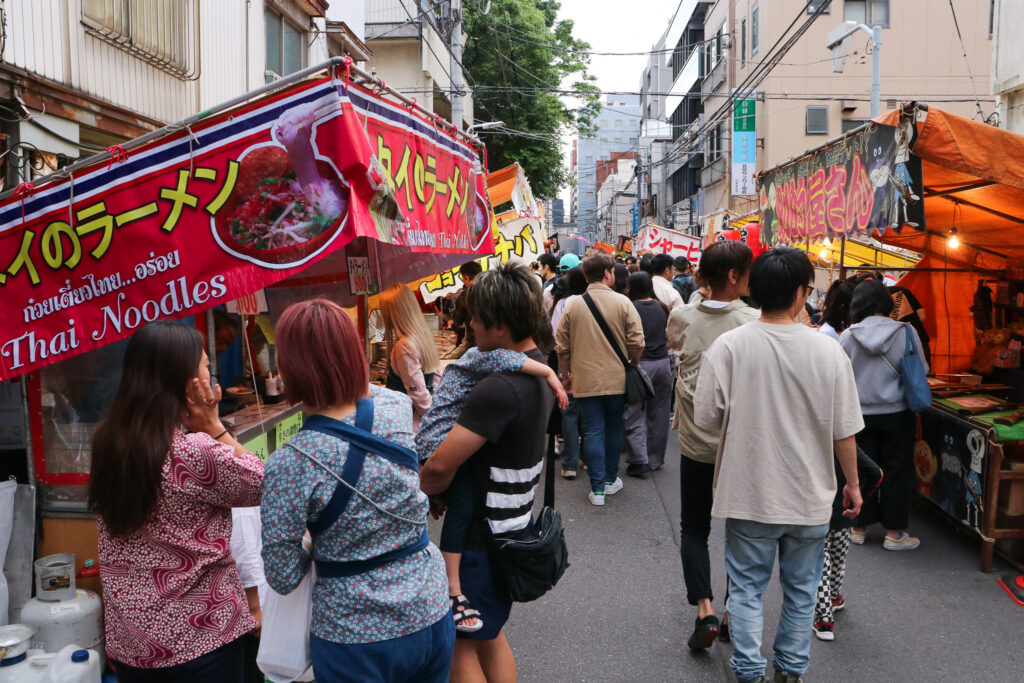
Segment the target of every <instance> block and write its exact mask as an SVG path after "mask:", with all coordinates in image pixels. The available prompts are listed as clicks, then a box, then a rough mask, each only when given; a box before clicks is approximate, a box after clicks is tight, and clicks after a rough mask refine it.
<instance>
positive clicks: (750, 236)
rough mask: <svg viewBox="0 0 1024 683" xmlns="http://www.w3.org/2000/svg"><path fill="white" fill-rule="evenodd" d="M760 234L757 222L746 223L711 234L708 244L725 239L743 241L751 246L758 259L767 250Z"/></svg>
mask: <svg viewBox="0 0 1024 683" xmlns="http://www.w3.org/2000/svg"><path fill="white" fill-rule="evenodd" d="M759 235H760V229H759V227H758V225H757V223H746V224H744V225H743V226H741V227H739V228H727V229H725V230H719V231H718V232H716V233H714V234H713V235H710V236H709V241H708V244H710V243H711V242H724V241H725V240H736V241H738V242H743V244H745V245H747V246H748V247H750V250H751V251H752V252H753V253H754V258H755V259H756V258H757V257H758V256H760V255H761V252H763V251H765V247H764V246H763V245H762V244H761V240H760V237H759Z"/></svg>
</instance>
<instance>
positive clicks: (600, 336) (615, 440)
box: [555, 252, 644, 505]
mask: <svg viewBox="0 0 1024 683" xmlns="http://www.w3.org/2000/svg"><path fill="white" fill-rule="evenodd" d="M582 268H583V274H584V276H585V277H586V278H587V282H588V283H590V284H589V286H588V287H587V291H586V294H584V295H583V296H579V297H573V298H571V299H569V300H568V302H567V303H566V305H565V311H564V312H563V313H562V318H561V320H560V321H559V323H558V330H557V331H556V334H555V350H556V351H557V352H558V368H559V373H560V375H561V377H562V381H563V383H564V384H565V390H566V391H567V392H569V393H570V394H573V395H574V396H575V397H576V401H577V403H578V405H579V409H580V415H581V417H582V418H583V458H584V460H585V461H586V463H587V474H588V475H590V489H591V491H590V502H591V503H592V504H593V505H604V499H605V496H606V495H612V494H615V493H618V492H619V491H620V490H622V479H620V478H619V476H618V473H619V454H620V452H621V451H622V432H623V416H624V415H625V410H626V396H625V392H626V370H625V367H624V366H623V365H622V362H621V361H620V360H619V357H618V355H617V354H616V353H615V351H614V350H613V349H612V347H611V345H610V344H609V343H608V340H607V338H606V337H605V336H604V333H603V332H602V331H601V326H600V325H599V324H598V322H597V318H595V316H594V313H592V312H591V310H590V306H589V304H588V302H587V300H588V299H589V300H590V302H591V303H593V304H594V306H595V307H596V308H597V311H598V314H599V315H600V316H601V317H602V318H603V319H604V321H605V323H606V324H607V326H608V327H609V328H610V330H611V333H612V337H613V339H614V341H615V344H616V345H617V346H618V348H619V351H621V352H622V355H624V356H625V357H626V358H628V359H629V361H630V362H631V363H636V362H637V361H639V360H640V355H641V354H642V353H643V350H644V330H643V324H642V323H641V321H640V314H639V313H637V310H636V308H635V307H634V306H633V304H632V303H631V302H630V300H629V299H627V298H626V297H624V296H622V295H621V294H618V293H616V292H615V291H613V290H612V285H614V284H615V259H613V258H612V257H611V256H609V255H608V254H604V253H601V252H595V253H593V254H591V255H589V256H587V257H586V258H585V259H583V263H582Z"/></svg>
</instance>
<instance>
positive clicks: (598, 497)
mask: <svg viewBox="0 0 1024 683" xmlns="http://www.w3.org/2000/svg"><path fill="white" fill-rule="evenodd" d="M590 504H591V505H598V506H600V505H604V491H591V492H590Z"/></svg>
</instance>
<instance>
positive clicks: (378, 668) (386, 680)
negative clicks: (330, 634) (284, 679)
mask: <svg viewBox="0 0 1024 683" xmlns="http://www.w3.org/2000/svg"><path fill="white" fill-rule="evenodd" d="M454 649H455V622H454V621H453V620H452V613H451V612H450V611H449V612H448V614H446V615H444V616H443V617H441V619H440V620H439V621H437V622H435V623H434V624H433V625H431V626H427V627H426V628H423V629H420V630H419V631H416V632H414V633H410V634H409V635H407V636H401V637H399V638H391V639H390V640H379V641H377V642H374V643H351V644H344V643H332V642H331V641H329V640H324V639H322V638H317V637H316V636H314V635H312V634H310V636H309V658H310V659H311V660H313V675H314V676H316V680H318V681H330V682H331V683H343V682H346V681H352V682H353V683H355V682H357V681H358V682H360V683H362V682H373V683H378V682H379V683H390V682H391V681H417V683H447V681H448V673H449V671H450V670H451V668H452V652H453V651H454Z"/></svg>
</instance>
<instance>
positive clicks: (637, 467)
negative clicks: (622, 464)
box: [626, 462, 651, 478]
mask: <svg viewBox="0 0 1024 683" xmlns="http://www.w3.org/2000/svg"><path fill="white" fill-rule="evenodd" d="M650 471H651V468H650V467H648V466H647V465H645V464H643V463H642V462H633V463H630V464H628V465H626V474H627V475H629V476H630V477H639V478H642V477H643V476H644V475H645V474H647V473H648V472H650Z"/></svg>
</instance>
